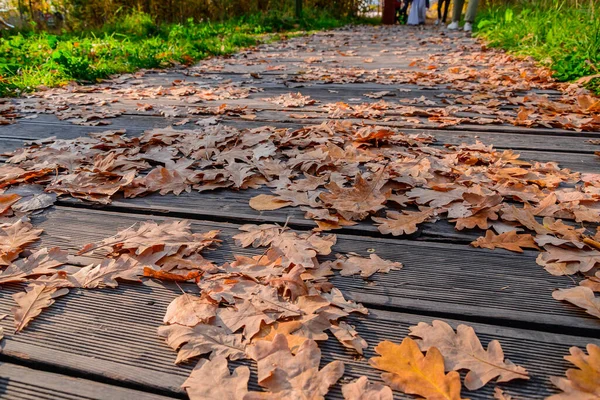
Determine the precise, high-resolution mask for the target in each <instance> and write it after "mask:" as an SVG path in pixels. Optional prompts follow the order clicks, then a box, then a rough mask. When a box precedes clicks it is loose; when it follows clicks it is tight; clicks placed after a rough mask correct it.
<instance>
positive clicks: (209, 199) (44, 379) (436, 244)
mask: <svg viewBox="0 0 600 400" xmlns="http://www.w3.org/2000/svg"><path fill="white" fill-rule="evenodd" d="M356 32H357V31H356V30H353V29H342V30H337V31H333V32H325V33H318V34H315V35H313V36H311V37H309V38H302V37H301V38H295V39H291V40H289V41H287V42H285V43H283V44H269V45H264V46H262V49H261V51H260V52H259V51H252V50H250V51H247V52H242V53H240V54H238V55H236V56H234V57H233V58H232V59H231V61H230V60H228V59H217V60H209V61H207V62H206V63H201V64H200V66H197V67H195V68H191V69H188V70H184V69H182V70H178V71H177V70H176V71H168V72H148V73H146V74H145V76H143V77H141V78H140V79H139V82H140V83H139V85H138V86H143V87H144V89H147V90H154V89H157V88H158V87H167V88H168V87H171V86H172V83H173V81H175V80H183V81H185V82H187V83H190V84H201V83H202V84H203V85H206V86H215V85H219V84H220V83H222V82H223V81H225V80H231V82H238V83H240V85H241V86H240V87H255V88H259V89H261V90H262V91H260V92H256V93H251V94H250V96H249V97H248V98H246V99H237V100H216V101H205V102H202V103H201V104H189V103H186V101H185V99H177V98H172V97H169V96H156V97H155V98H144V99H142V100H133V99H127V98H124V97H118V96H115V93H114V92H109V91H107V92H105V93H103V92H100V93H91V94H90V96H93V97H95V98H96V99H98V98H106V99H109V100H110V99H117V100H118V101H117V102H114V103H108V104H107V105H106V107H108V108H110V109H114V110H119V112H122V114H121V115H120V116H118V117H117V118H111V119H109V120H108V121H110V122H111V125H108V126H80V125H75V124H72V123H70V122H68V121H61V120H59V119H58V118H57V117H56V116H55V115H53V113H48V114H44V113H40V114H35V115H36V117H35V118H31V119H27V118H22V119H18V120H17V121H16V123H15V124H12V125H7V126H1V127H0V152H7V151H10V150H14V149H15V148H18V147H20V146H22V145H23V143H25V142H28V141H32V140H40V139H44V138H46V137H49V136H56V137H58V138H63V139H72V138H77V137H80V136H84V135H86V134H87V133H90V132H101V131H105V130H107V129H126V130H127V134H128V135H137V134H140V133H142V132H144V131H145V130H148V129H152V128H157V127H166V126H170V125H172V124H173V123H176V122H179V121H182V120H183V119H184V118H190V119H191V121H192V122H190V123H189V124H186V125H184V126H182V127H177V129H193V128H194V125H193V122H194V121H195V120H197V119H201V118H206V117H208V116H206V115H204V116H198V115H192V116H190V115H183V114H185V110H186V109H187V108H188V107H196V106H215V105H220V104H223V103H226V104H228V105H229V106H244V107H248V110H252V112H251V113H252V114H254V115H255V118H254V119H253V120H247V119H245V118H241V117H239V116H228V115H223V116H219V118H220V119H221V123H222V124H226V125H232V126H235V127H238V128H251V127H258V126H264V125H270V126H276V127H282V128H294V127H299V126H302V125H308V124H319V123H321V122H323V121H326V120H327V119H328V114H327V112H325V111H323V109H322V108H321V107H319V106H307V107H304V108H298V109H294V108H286V107H283V106H278V105H276V104H272V103H268V102H265V101H264V100H263V99H264V98H269V97H274V96H277V95H281V94H286V93H290V92H294V93H296V92H300V93H302V94H303V95H309V96H311V97H312V98H313V99H316V100H319V101H321V102H322V103H329V102H337V101H344V102H347V103H349V104H358V103H363V102H368V103H374V102H377V101H379V100H378V99H371V98H368V97H365V96H364V95H365V94H366V93H372V92H377V91H390V92H393V94H394V95H395V96H394V97H386V98H385V100H386V101H393V102H398V101H400V100H401V99H407V100H411V99H414V98H421V96H424V97H423V98H424V99H427V100H429V101H431V102H432V103H433V104H435V105H424V104H423V99H421V101H420V102H419V103H416V104H412V105H413V106H415V107H419V108H421V109H427V108H429V107H447V106H448V105H447V104H445V103H444V101H443V99H444V98H445V97H444V96H445V95H447V94H452V93H454V94H457V93H459V94H461V95H465V94H469V93H471V92H470V91H469V88H468V87H466V88H463V89H460V90H458V89H456V88H452V87H449V85H444V84H437V83H435V82H433V83H431V84H430V85H426V84H424V83H423V82H421V83H417V84H415V83H402V82H396V83H378V82H377V79H365V82H356V81H354V82H348V83H328V80H327V79H321V80H316V79H311V78H310V76H309V77H308V78H306V71H305V70H304V68H305V65H303V64H302V61H303V60H306V59H307V58H309V57H320V58H322V59H323V62H322V63H321V64H320V65H321V66H322V67H323V68H324V69H327V68H331V69H332V71H333V70H336V71H340V70H342V71H343V69H344V68H347V69H353V68H356V67H357V66H358V67H360V68H362V69H365V70H370V71H376V70H380V71H386V69H392V70H398V71H404V72H405V73H409V72H411V71H414V72H416V71H417V70H418V69H417V67H415V66H414V65H412V64H411V63H412V61H414V59H423V60H428V59H430V58H431V57H438V58H441V59H442V60H443V56H444V54H446V53H447V52H448V51H449V50H450V49H454V50H456V48H464V51H465V52H468V51H469V49H470V48H478V46H479V45H478V44H477V43H476V42H475V40H474V39H471V38H467V37H465V36H464V35H463V34H462V33H458V34H453V35H454V36H451V38H452V40H447V39H445V40H444V41H441V42H438V41H436V38H437V37H441V36H440V34H441V31H436V30H433V28H430V27H428V28H426V29H425V30H417V29H410V28H407V27H395V28H391V29H383V28H360V30H359V32H360V34H357V33H356ZM423 38H425V39H426V40H423ZM334 43H335V44H336V45H335V46H334V45H333V44H334ZM340 53H344V54H351V55H350V56H343V55H341V54H340ZM365 59H372V60H373V61H372V62H364V60H365ZM240 60H244V61H247V62H246V64H248V65H245V64H244V62H240ZM263 61H264V62H263ZM203 65H204V66H203ZM215 65H217V66H219V65H221V66H223V67H224V68H223V69H222V70H221V71H219V70H217V69H216V68H213V67H214V66H215ZM273 65H284V66H285V68H286V69H285V70H281V71H273V70H268V69H267V67H268V66H273ZM472 67H474V68H482V66H477V65H472ZM249 74H251V75H249ZM367 75H368V74H367ZM296 78H298V79H296ZM399 89H400V90H399ZM406 90H410V91H406ZM532 92H533V91H532ZM536 93H545V94H547V95H548V96H549V97H550V98H552V97H558V96H559V93H558V92H555V91H552V90H546V91H544V90H536ZM525 94H527V91H522V92H521V93H520V95H521V96H522V95H525ZM44 101H49V100H44V99H42V100H40V98H37V97H36V98H28V99H19V100H15V102H17V103H18V104H19V107H35V106H36V105H38V106H39V104H40V102H41V103H43V102H44ZM138 103H149V104H152V105H153V106H154V109H153V110H149V111H139V110H138V108H139V106H137V104H138ZM407 105H408V104H407ZM165 107H175V108H176V109H177V108H181V110H182V113H183V114H182V115H181V116H177V117H173V118H166V117H164V116H162V115H159V110H161V109H163V108H165ZM503 110H505V111H507V112H514V107H513V108H512V109H511V107H508V106H506V107H504V108H503ZM290 114H302V115H304V116H305V117H306V118H303V119H297V118H291V117H290ZM32 115H34V114H32ZM478 117H479V116H478ZM464 118H465V119H469V118H474V117H473V115H469V114H468V113H467V114H465V117H464ZM421 119H422V123H419V124H416V123H415V122H414V121H413V122H411V121H410V120H406V119H405V118H402V117H401V116H399V115H395V114H394V112H393V111H390V112H389V113H387V114H386V118H383V119H380V120H372V119H351V121H352V122H354V123H364V124H378V125H386V126H396V127H401V128H403V129H404V131H405V132H410V133H425V134H431V135H433V136H435V137H436V139H437V142H436V144H434V146H444V145H458V144H461V143H475V141H476V140H480V141H482V142H483V143H485V144H493V145H494V146H495V147H496V148H499V149H513V150H515V151H516V152H518V153H519V154H521V158H523V159H525V160H535V161H555V162H558V163H559V165H560V166H561V167H566V168H569V169H572V170H575V171H582V172H600V161H599V160H598V157H597V156H596V155H595V154H594V152H596V151H598V150H600V146H599V145H597V144H594V143H595V142H593V139H596V140H600V132H590V131H584V132H578V131H574V130H566V129H558V128H557V129H547V128H543V127H532V128H524V127H517V126H514V125H509V124H485V125H479V124H473V123H469V122H468V121H467V122H466V123H462V124H460V125H456V126H450V127H440V126H437V125H436V124H432V123H430V122H428V121H427V118H421ZM590 139H592V141H590ZM258 193H269V191H268V190H266V189H261V190H246V191H230V190H218V191H212V192H202V193H199V192H192V193H189V194H185V193H184V194H182V195H180V196H173V195H167V196H160V195H158V194H154V195H149V196H146V197H141V198H136V199H116V200H115V201H113V202H112V203H111V204H110V205H107V206H99V205H91V204H88V203H84V202H82V201H77V200H73V199H63V200H60V201H58V202H57V204H56V206H54V207H52V208H50V209H47V210H45V211H44V212H43V213H41V214H39V215H36V216H35V217H33V220H32V221H33V223H34V225H36V226H39V227H41V228H43V229H44V235H43V236H42V240H41V241H40V242H39V243H37V244H36V246H40V247H50V246H61V247H63V248H65V249H69V250H74V249H78V248H80V247H81V246H82V245H84V244H86V243H90V242H93V241H95V240H99V239H102V238H105V237H109V236H111V235H113V234H114V233H115V232H116V231H117V230H118V229H123V228H126V227H129V226H131V225H132V224H133V223H135V222H137V221H146V220H165V219H180V218H186V219H190V220H192V221H193V225H192V226H193V229H194V230H195V231H206V230H209V229H219V230H221V231H222V238H223V240H224V242H223V245H222V246H221V247H220V248H219V249H218V250H217V251H214V252H211V254H210V255H209V257H210V259H211V260H214V261H217V262H222V261H228V260H232V259H233V253H232V247H233V240H232V239H231V236H232V235H234V234H236V232H237V229H238V227H239V226H240V225H241V224H245V223H269V222H276V223H280V224H284V223H286V222H287V223H288V226H289V227H291V228H293V229H297V230H308V229H312V228H313V227H314V223H313V222H312V221H310V220H306V219H304V217H303V212H302V211H301V210H299V209H296V208H283V209H280V210H276V211H264V212H258V211H255V210H253V209H252V208H250V207H249V206H248V200H249V199H250V198H251V197H253V196H255V195H256V194H258ZM336 233H337V234H338V241H337V245H336V246H335V248H334V250H335V251H336V252H338V253H348V252H356V253H359V254H362V255H368V254H369V253H370V252H372V251H373V249H374V250H375V252H376V254H378V255H379V256H381V257H382V258H385V259H390V260H393V261H401V262H402V263H403V264H404V266H405V267H404V268H403V269H402V270H399V271H392V272H390V273H388V274H376V275H374V276H372V277H371V278H369V280H364V279H362V278H360V277H343V276H336V277H335V278H333V279H332V282H333V283H334V285H335V286H336V287H338V288H340V289H341V290H342V291H343V293H344V295H346V297H347V298H350V299H353V300H355V301H358V302H362V303H363V304H364V305H365V306H366V307H367V308H369V310H370V311H371V313H370V314H369V315H368V316H366V317H352V318H351V319H350V321H351V323H352V325H355V326H356V329H357V331H358V332H359V333H360V334H361V336H363V337H364V338H365V339H366V340H367V342H368V343H369V348H368V349H367V351H366V354H365V357H364V358H357V357H355V356H354V355H353V354H352V353H350V352H349V351H347V350H346V349H345V348H344V347H342V346H341V345H340V344H339V343H337V342H335V343H334V342H333V341H331V340H330V341H327V342H325V343H324V344H323V345H322V349H323V353H324V359H325V361H327V360H331V359H338V360H343V361H344V362H345V364H346V375H345V377H346V378H353V377H358V376H361V375H367V376H369V377H370V378H372V379H373V380H376V381H379V380H380V378H379V375H380V373H379V372H378V371H376V370H374V369H373V368H371V367H369V366H368V363H367V359H368V358H369V357H371V356H372V355H373V354H374V353H373V347H374V346H375V345H376V344H377V343H378V342H379V341H381V340H384V339H388V340H392V341H395V342H399V341H400V340H401V339H402V338H403V337H405V336H406V334H407V332H408V327H409V326H410V325H414V324H416V323H418V322H421V321H425V322H427V321H431V320H433V319H442V320H444V321H447V322H449V323H451V325H454V326H456V325H457V324H460V323H466V324H469V325H471V326H473V327H474V328H475V330H476V332H477V333H478V335H479V337H480V338H481V339H482V342H483V344H484V346H485V345H487V343H488V342H489V341H491V340H493V339H497V340H499V341H500V342H501V343H502V346H503V349H504V352H505V355H506V356H507V357H508V358H509V359H510V360H511V361H513V362H514V363H516V364H518V365H522V366H523V367H525V368H527V370H529V371H530V373H531V376H532V378H531V380H530V381H513V382H510V384H505V385H500V386H501V387H503V388H506V390H507V392H508V393H510V394H512V395H514V396H515V398H517V399H538V398H544V397H546V396H547V395H550V394H552V393H556V392H557V389H556V388H554V387H553V386H552V384H551V383H550V380H549V377H550V376H562V375H563V374H564V371H565V370H566V369H567V368H568V367H569V364H568V362H567V361H565V360H564V359H563V356H565V355H567V354H568V349H569V347H571V346H579V347H582V348H583V347H585V345H587V344H588V343H596V344H600V339H599V338H600V321H599V320H598V319H597V318H595V317H593V316H591V315H589V314H586V313H585V312H584V311H582V310H580V309H578V308H576V307H574V306H571V305H569V304H567V303H564V302H558V301H556V300H554V299H553V298H552V295H551V294H552V291H553V290H554V289H556V288H557V287H566V286H569V285H572V282H571V280H570V278H569V277H565V276H552V275H550V274H548V273H547V272H545V271H544V270H543V269H542V268H541V267H540V266H539V265H537V264H536V263H535V258H536V256H537V255H538V252H537V251H525V252H524V253H523V254H516V253H510V252H508V251H504V250H495V251H490V250H485V249H476V248H473V247H470V246H469V243H470V242H471V241H473V240H474V239H476V238H477V237H479V236H481V234H482V232H481V231H478V230H469V231H456V230H455V229H454V227H453V226H452V225H450V224H449V223H446V222H444V221H439V222H437V223H435V224H432V223H431V224H424V225H423V226H422V227H421V228H420V229H419V231H418V232H417V233H415V234H413V235H411V236H409V237H402V238H394V237H392V236H385V235H382V234H380V233H379V231H377V229H376V228H375V227H374V226H373V225H372V224H370V223H360V224H358V225H355V226H352V227H348V228H345V229H343V230H340V231H337V232H336ZM236 253H238V254H243V253H247V254H257V253H259V251H258V250H256V249H252V248H248V249H244V250H242V251H240V250H239V249H236ZM575 279H577V278H575ZM18 290H21V289H20V288H19V287H17V286H12V285H6V286H4V287H2V290H1V291H0V314H10V309H11V307H12V306H13V305H14V303H13V299H12V297H11V295H12V294H13V293H15V292H16V291H18ZM179 293H180V291H179V289H178V288H177V286H175V285H172V286H171V285H162V284H160V285H159V284H157V283H152V282H151V281H147V282H145V283H144V284H143V285H140V284H121V285H120V286H119V287H118V288H117V289H112V290H104V291H79V292H74V293H72V294H71V295H69V296H67V297H68V298H60V299H58V300H57V303H56V304H55V305H54V306H53V307H51V308H50V309H48V310H46V311H44V312H43V313H42V314H41V315H40V316H39V317H38V318H36V319H35V320H34V321H33V322H32V323H31V325H30V326H29V327H28V328H27V329H26V330H24V331H23V332H21V333H19V334H17V335H13V334H11V332H12V321H11V320H10V318H5V319H4V320H1V321H0V326H3V327H4V328H5V335H6V336H5V339H4V341H3V342H2V348H1V351H0V360H1V363H0V398H7V399H34V398H35V399H41V398H48V399H59V398H60V399H107V400H108V399H157V400H158V399H162V398H185V392H184V391H183V389H182V388H181V387H180V386H181V384H182V383H183V381H184V380H185V379H186V377H187V376H188V374H189V372H190V370H191V368H192V367H193V365H184V366H176V365H174V358H175V356H174V352H173V351H172V350H171V349H170V348H169V347H168V346H166V345H165V344H164V342H163V340H161V339H160V338H159V337H157V335H156V328H157V327H158V326H159V325H160V324H161V321H162V318H163V315H164V312H165V310H166V307H167V305H168V304H169V302H170V301H171V300H173V299H174V298H175V297H176V296H177V295H178V294H179ZM255 372H256V371H255V370H253V371H252V373H253V377H252V378H251V382H255V381H256V379H254V377H255V375H254V374H255ZM494 386H495V385H493V384H488V385H487V386H486V387H485V388H483V389H481V390H478V391H474V392H465V393H464V396H466V397H469V398H471V399H489V398H491V397H492V393H493V390H494ZM329 396H330V398H341V392H340V387H339V385H336V386H335V387H334V389H333V390H332V391H331V392H330V394H329ZM398 398H409V397H404V396H403V395H399V394H398Z"/></svg>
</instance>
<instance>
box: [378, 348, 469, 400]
mask: <svg viewBox="0 0 600 400" xmlns="http://www.w3.org/2000/svg"><path fill="white" fill-rule="evenodd" d="M375 352H376V353H377V354H379V355H380V357H373V358H371V359H369V364H371V365H372V366H373V367H375V368H377V369H380V370H383V371H387V373H383V374H381V377H382V378H383V381H384V382H385V383H386V384H388V385H389V386H390V387H391V388H392V389H395V390H399V391H402V392H404V393H408V394H416V395H418V396H421V397H424V398H425V399H428V400H460V399H461V397H460V375H459V374H458V372H456V371H450V372H449V373H448V374H444V358H443V357H442V355H441V353H440V351H439V350H438V349H436V348H435V347H432V348H430V349H429V351H428V352H427V355H425V356H423V353H421V350H419V346H417V344H416V343H415V341H414V340H412V339H411V338H409V337H407V338H405V339H404V340H403V341H402V343H401V344H399V345H398V344H395V343H392V342H389V341H387V340H386V341H383V342H381V343H379V344H378V345H377V347H375Z"/></svg>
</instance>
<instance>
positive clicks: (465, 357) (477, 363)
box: [409, 320, 529, 390]
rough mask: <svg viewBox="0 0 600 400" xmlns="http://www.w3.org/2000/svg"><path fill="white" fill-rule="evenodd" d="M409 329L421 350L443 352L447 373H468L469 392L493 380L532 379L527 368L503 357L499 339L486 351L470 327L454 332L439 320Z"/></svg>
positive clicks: (491, 343)
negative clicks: (416, 338) (460, 371)
mask: <svg viewBox="0 0 600 400" xmlns="http://www.w3.org/2000/svg"><path fill="white" fill-rule="evenodd" d="M409 330H410V335H411V336H415V337H418V338H420V340H417V341H416V342H417V344H418V345H419V348H420V349H421V350H423V351H428V350H429V349H430V348H432V347H435V348H437V349H438V350H439V351H440V353H441V354H442V356H443V357H444V365H445V369H446V371H458V370H462V369H464V370H468V371H469V372H468V373H467V375H466V376H465V381H464V384H465V387H466V388H467V389H469V390H477V389H479V388H481V387H483V386H485V385H486V384H487V383H488V382H489V381H490V380H492V379H494V378H497V380H496V381H497V382H508V381H511V380H513V379H529V374H528V373H527V371H526V370H525V368H523V367H519V366H517V365H514V364H513V363H512V362H511V361H510V360H508V359H505V358H504V352H503V351H502V347H501V346H500V343H499V342H498V341H497V340H492V341H491V342H490V343H489V344H488V348H487V350H485V349H484V348H483V346H482V345H481V342H480V341H479V338H478V337H477V335H476V334H475V331H474V330H473V328H471V327H470V326H467V325H458V328H457V329H456V333H455V332H454V330H453V329H452V327H451V326H450V325H448V324H447V323H445V322H443V321H437V320H436V321H433V322H432V323H431V325H429V324H427V323H425V322H420V323H419V324H418V325H417V326H411V327H410V328H409Z"/></svg>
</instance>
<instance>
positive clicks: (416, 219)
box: [371, 208, 434, 236]
mask: <svg viewBox="0 0 600 400" xmlns="http://www.w3.org/2000/svg"><path fill="white" fill-rule="evenodd" d="M433 214H434V210H433V209H432V208H430V209H426V210H423V211H403V212H402V214H401V213H399V212H396V211H388V212H387V215H386V218H379V217H371V219H372V220H373V221H375V222H376V223H378V224H379V225H378V226H377V228H378V229H379V232H381V233H383V234H384V235H387V234H392V235H394V236H399V235H410V234H411V233H415V232H416V231H417V229H418V228H417V225H418V224H421V223H423V222H425V221H427V220H429V219H430V218H431V217H432V216H433Z"/></svg>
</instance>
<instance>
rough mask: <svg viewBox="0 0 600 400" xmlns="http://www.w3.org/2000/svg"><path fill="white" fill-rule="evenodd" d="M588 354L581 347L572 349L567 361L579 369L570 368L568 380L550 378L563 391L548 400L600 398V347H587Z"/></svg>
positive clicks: (593, 345) (589, 399)
mask: <svg viewBox="0 0 600 400" xmlns="http://www.w3.org/2000/svg"><path fill="white" fill-rule="evenodd" d="M586 349H587V351H588V354H585V353H584V352H583V351H582V350H581V349H580V348H579V347H571V348H570V349H569V352H570V353H571V355H569V356H565V357H564V358H565V360H567V361H569V362H571V363H572V364H573V365H575V366H576V367H577V368H578V369H575V368H569V369H568V370H567V372H566V376H567V377H566V378H559V377H556V376H552V377H550V380H551V381H552V383H553V384H554V385H555V386H556V387H557V388H559V389H560V390H562V391H563V393H559V394H555V395H552V396H550V397H548V398H547V400H596V399H598V398H599V397H600V395H599V393H600V363H599V361H600V347H598V346H597V345H595V344H588V345H587V346H586Z"/></svg>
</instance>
